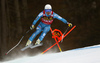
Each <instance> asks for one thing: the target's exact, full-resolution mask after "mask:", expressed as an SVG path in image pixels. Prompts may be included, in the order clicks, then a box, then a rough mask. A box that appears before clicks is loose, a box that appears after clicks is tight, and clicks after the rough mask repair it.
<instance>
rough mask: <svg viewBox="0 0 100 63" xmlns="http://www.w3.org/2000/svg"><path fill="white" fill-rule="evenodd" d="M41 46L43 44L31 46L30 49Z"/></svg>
mask: <svg viewBox="0 0 100 63" xmlns="http://www.w3.org/2000/svg"><path fill="white" fill-rule="evenodd" d="M42 45H43V43H40V44H38V45H33V46H31V47H30V48H31V49H33V48H36V47H39V46H42Z"/></svg>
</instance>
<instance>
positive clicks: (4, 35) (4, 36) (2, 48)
mask: <svg viewBox="0 0 100 63" xmlns="http://www.w3.org/2000/svg"><path fill="white" fill-rule="evenodd" d="M0 6H1V8H0V9H1V15H0V16H1V17H0V58H1V57H3V56H2V55H4V54H5V53H6V52H7V50H8V49H9V48H11V47H12V45H13V46H14V45H15V43H16V42H18V40H17V39H19V38H20V37H19V35H21V34H22V21H23V19H24V21H25V19H26V18H27V0H1V5H0ZM21 12H22V13H21ZM22 14H23V17H21V15H22ZM18 37H19V38H18ZM16 40H17V41H16Z"/></svg>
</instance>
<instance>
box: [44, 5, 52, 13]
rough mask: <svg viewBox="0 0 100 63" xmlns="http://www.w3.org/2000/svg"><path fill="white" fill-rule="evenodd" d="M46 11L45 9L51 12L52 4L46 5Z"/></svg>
mask: <svg viewBox="0 0 100 63" xmlns="http://www.w3.org/2000/svg"><path fill="white" fill-rule="evenodd" d="M44 9H45V11H46V12H51V10H52V7H51V5H50V4H46V5H45V7H44Z"/></svg>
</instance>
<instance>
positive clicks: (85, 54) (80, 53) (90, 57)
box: [2, 45, 100, 63]
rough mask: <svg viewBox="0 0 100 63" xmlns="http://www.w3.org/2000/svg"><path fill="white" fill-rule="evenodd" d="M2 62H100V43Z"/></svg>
mask: <svg viewBox="0 0 100 63" xmlns="http://www.w3.org/2000/svg"><path fill="white" fill-rule="evenodd" d="M2 63H100V45H95V46H90V47H85V48H78V49H73V50H69V51H64V52H59V53H51V54H43V55H41V54H40V55H37V56H33V57H28V56H25V57H20V58H17V59H15V60H11V61H6V62H2Z"/></svg>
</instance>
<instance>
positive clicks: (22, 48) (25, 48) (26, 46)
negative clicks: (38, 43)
mask: <svg viewBox="0 0 100 63" xmlns="http://www.w3.org/2000/svg"><path fill="white" fill-rule="evenodd" d="M31 46H33V44H30V45H28V46H26V47H24V48H22V49H21V51H24V50H26V49H28V48H30V47H31Z"/></svg>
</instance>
